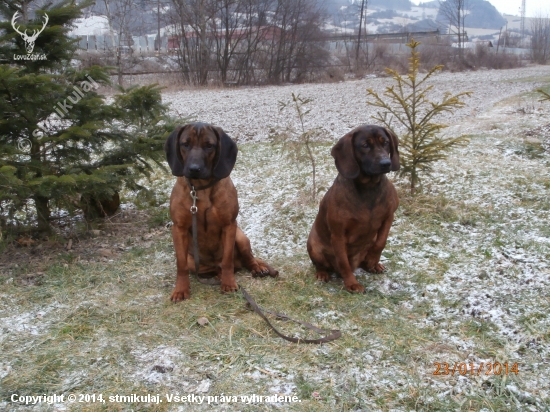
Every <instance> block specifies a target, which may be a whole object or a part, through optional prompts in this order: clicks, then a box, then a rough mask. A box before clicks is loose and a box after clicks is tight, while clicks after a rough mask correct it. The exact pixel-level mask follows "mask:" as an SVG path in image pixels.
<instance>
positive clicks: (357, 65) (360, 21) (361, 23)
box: [355, 0, 525, 70]
mask: <svg viewBox="0 0 550 412" xmlns="http://www.w3.org/2000/svg"><path fill="white" fill-rule="evenodd" d="M365 1H366V0H362V1H361V15H360V16H359V34H358V35H357V49H356V50H355V69H356V70H357V69H359V48H360V46H361V30H362V29H363V10H364V9H365ZM524 1H525V0H524Z"/></svg>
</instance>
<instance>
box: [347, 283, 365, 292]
mask: <svg viewBox="0 0 550 412" xmlns="http://www.w3.org/2000/svg"><path fill="white" fill-rule="evenodd" d="M345 286H346V290H347V291H348V292H351V293H364V292H365V288H364V286H363V285H361V284H360V283H359V282H355V283H350V284H349V285H345Z"/></svg>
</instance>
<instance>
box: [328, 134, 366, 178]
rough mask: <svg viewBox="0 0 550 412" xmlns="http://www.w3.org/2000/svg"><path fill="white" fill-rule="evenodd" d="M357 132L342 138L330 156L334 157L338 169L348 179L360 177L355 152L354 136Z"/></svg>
mask: <svg viewBox="0 0 550 412" xmlns="http://www.w3.org/2000/svg"><path fill="white" fill-rule="evenodd" d="M354 135H355V130H352V131H351V132H349V133H348V134H347V135H345V136H344V137H342V138H340V140H338V142H337V143H336V144H335V145H334V147H333V148H332V150H331V152H330V154H331V155H332V157H334V163H336V169H338V172H340V174H341V175H342V176H344V177H345V178H346V179H355V178H356V177H357V176H359V172H360V169H359V164H358V163H357V161H356V160H355V155H354V152H353V136H354Z"/></svg>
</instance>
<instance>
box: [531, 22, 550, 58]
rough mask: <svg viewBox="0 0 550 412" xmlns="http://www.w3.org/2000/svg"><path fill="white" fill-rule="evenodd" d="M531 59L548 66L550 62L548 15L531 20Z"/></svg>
mask: <svg viewBox="0 0 550 412" xmlns="http://www.w3.org/2000/svg"><path fill="white" fill-rule="evenodd" d="M531 59H532V60H533V61H534V62H535V63H539V64H546V63H547V62H548V60H550V17H549V16H548V14H547V15H546V16H543V15H542V13H539V15H538V16H536V17H534V18H533V19H531Z"/></svg>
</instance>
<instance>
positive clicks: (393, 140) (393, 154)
mask: <svg viewBox="0 0 550 412" xmlns="http://www.w3.org/2000/svg"><path fill="white" fill-rule="evenodd" d="M384 130H385V131H386V134H387V135H388V137H389V138H390V159H391V169H390V170H391V171H392V172H395V171H397V170H399V168H400V167H401V165H400V163H399V150H398V146H399V139H398V138H397V135H396V134H395V133H394V132H393V131H392V130H390V129H388V128H387V127H384Z"/></svg>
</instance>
